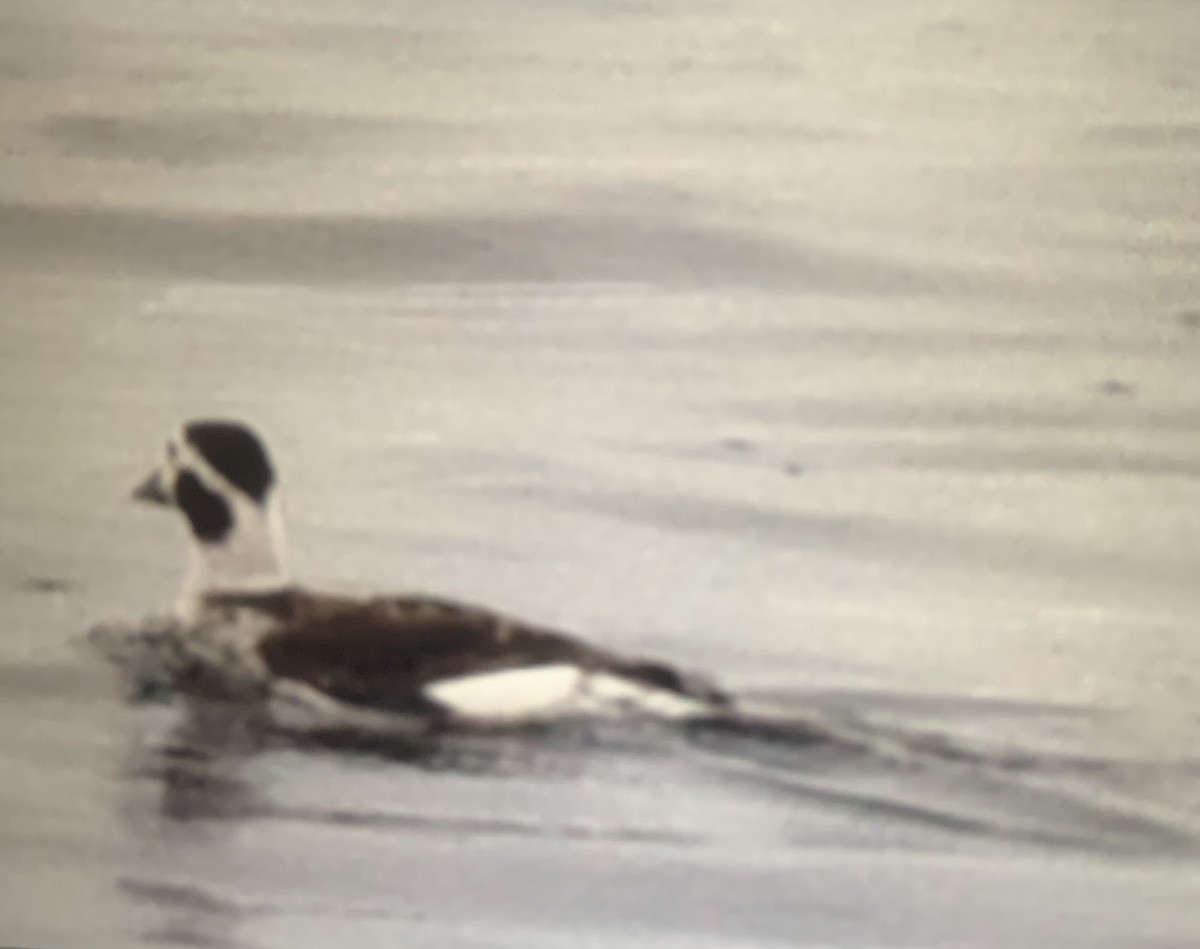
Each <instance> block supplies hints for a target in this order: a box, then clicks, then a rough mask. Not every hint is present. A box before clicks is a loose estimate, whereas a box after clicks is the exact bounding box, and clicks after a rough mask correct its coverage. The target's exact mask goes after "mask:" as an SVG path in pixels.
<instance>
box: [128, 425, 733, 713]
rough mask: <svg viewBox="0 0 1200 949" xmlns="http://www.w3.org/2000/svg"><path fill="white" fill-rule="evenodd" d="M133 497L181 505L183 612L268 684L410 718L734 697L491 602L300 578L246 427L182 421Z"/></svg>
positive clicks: (719, 708)
mask: <svg viewBox="0 0 1200 949" xmlns="http://www.w3.org/2000/svg"><path fill="white" fill-rule="evenodd" d="M134 497H135V498H137V499H139V500H142V501H148V502H153V503H156V504H161V505H166V506H172V507H175V508H177V509H178V510H179V511H180V512H181V513H182V515H183V517H184V519H185V521H186V522H187V525H188V527H189V529H190V534H191V540H192V544H191V558H192V559H191V565H190V568H189V571H188V575H187V580H186V582H185V584H184V589H183V593H182V596H181V598H180V600H179V603H178V604H177V607H176V611H177V614H178V617H179V619H180V621H181V623H182V624H184V625H185V626H186V628H188V629H196V630H208V631H211V630H213V629H219V630H221V631H222V634H223V635H224V636H225V637H226V642H227V643H228V641H229V639H230V636H232V637H233V638H234V639H237V638H238V637H240V639H239V640H238V643H239V652H240V655H241V660H242V661H241V664H242V667H243V668H247V667H249V668H252V669H254V670H257V672H258V673H260V674H261V678H262V681H264V682H267V683H276V684H278V683H284V684H287V685H288V686H289V687H300V688H304V689H307V690H309V691H311V692H314V693H316V694H317V695H319V696H320V697H321V700H322V701H327V700H333V702H335V703H337V704H339V705H341V706H346V707H350V708H354V709H360V710H366V711H368V712H369V713H370V714H375V713H376V711H378V710H382V711H388V712H391V711H397V712H406V713H416V714H417V715H419V716H420V717H421V718H422V719H423V720H427V721H430V722H432V723H435V724H436V725H437V726H454V725H481V724H482V725H493V724H498V725H506V724H517V723H525V722H531V721H544V720H547V719H553V718H559V717H562V716H563V715H567V716H570V715H578V714H597V713H605V712H610V711H614V710H615V711H630V710H632V711H635V712H640V713H644V714H648V715H652V716H655V717H666V718H674V719H694V718H698V717H710V716H721V715H723V714H725V713H726V712H727V711H728V710H729V709H730V707H731V700H730V699H729V697H728V696H727V695H726V694H725V693H723V692H722V691H720V690H719V689H718V688H716V687H715V686H713V685H712V684H710V683H709V682H708V681H707V680H705V679H703V678H702V677H699V676H693V675H690V674H687V673H684V672H681V671H680V670H678V669H676V668H674V667H672V666H670V665H666V664H663V663H660V662H657V661H653V660H647V659H643V658H631V657H626V656H622V655H619V654H617V653H615V652H610V651H608V650H606V649H603V648H600V647H597V646H593V645H590V644H588V643H586V642H582V641H580V640H577V639H574V638H572V637H569V636H567V635H564V634H563V633H560V632H557V631H555V630H551V629H545V628H542V627H539V626H536V625H532V624H528V623H524V622H521V621H518V620H515V619H512V618H509V617H507V616H503V615H500V614H498V613H495V612H492V611H491V610H488V609H484V608H480V607H476V606H472V605H467V604H462V603H457V602H454V601H450V600H446V599H439V598H435V597H429V596H422V595H403V596H378V597H366V598H356V597H352V596H345V595H336V594H321V593H315V592H311V591H309V590H306V589H303V588H301V587H299V586H296V585H293V584H292V583H290V582H289V581H288V579H287V575H286V572H285V570H284V565H283V560H282V549H283V533H282V525H281V518H280V514H279V507H278V502H277V491H276V475H275V470H274V466H273V465H272V463H271V460H270V457H269V455H268V454H267V451H266V448H265V447H264V445H263V442H262V441H261V440H260V438H259V437H258V436H257V435H256V434H255V433H254V432H253V431H252V430H251V429H250V428H249V427H247V426H246V425H244V424H242V423H240V422H234V421H218V420H200V421H193V422H190V423H188V424H186V425H185V426H184V427H183V428H182V430H181V431H180V432H179V433H178V434H177V435H175V437H173V438H171V439H170V441H168V443H167V446H166V452H165V456H164V458H163V461H162V463H161V465H160V466H159V467H158V469H156V470H155V471H154V472H153V473H152V474H151V475H150V476H149V477H148V478H147V479H146V480H145V481H144V482H143V483H142V484H141V485H140V486H139V487H138V488H137V489H136V490H135V491H134ZM231 631H233V632H232V633H231Z"/></svg>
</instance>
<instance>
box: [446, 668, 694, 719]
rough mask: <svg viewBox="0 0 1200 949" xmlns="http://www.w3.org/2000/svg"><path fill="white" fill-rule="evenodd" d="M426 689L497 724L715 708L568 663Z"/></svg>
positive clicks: (469, 715)
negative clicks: (578, 716) (584, 716)
mask: <svg viewBox="0 0 1200 949" xmlns="http://www.w3.org/2000/svg"><path fill="white" fill-rule="evenodd" d="M425 693H426V695H428V696H429V697H430V698H431V699H433V700H434V701H435V702H438V703H440V704H441V705H443V706H444V707H446V708H447V709H449V710H450V711H451V712H453V713H454V714H455V715H457V716H459V717H461V718H464V719H471V720H475V721H479V722H485V723H494V724H506V723H507V724H511V723H515V722H522V721H546V720H550V719H554V718H560V717H565V716H571V715H597V714H610V715H620V714H643V715H652V716H655V717H658V718H687V717H689V716H693V715H698V714H702V713H704V712H707V711H711V709H709V708H708V706H706V705H705V704H704V703H702V702H698V701H696V700H695V699H690V698H687V697H686V696H682V695H676V694H675V693H674V692H669V691H667V690H665V689H658V688H652V687H650V686H646V685H643V684H641V683H640V682H636V681H634V680H631V679H626V678H623V677H621V676H615V675H611V674H608V673H590V672H585V671H584V670H583V669H580V668H579V667H578V666H574V665H566V664H557V665H547V666H530V667H527V668H524V669H505V670H502V671H499V672H488V673H484V674H482V675H469V676H460V677H459V678H456V679H446V680H444V681H442V682H437V683H434V684H432V685H429V686H426V688H425Z"/></svg>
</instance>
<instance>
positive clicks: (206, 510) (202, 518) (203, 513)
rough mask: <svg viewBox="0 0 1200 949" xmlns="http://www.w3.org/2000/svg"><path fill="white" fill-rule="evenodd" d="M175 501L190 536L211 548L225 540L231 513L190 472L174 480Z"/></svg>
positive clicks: (221, 501) (220, 498)
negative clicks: (185, 518) (183, 516)
mask: <svg viewBox="0 0 1200 949" xmlns="http://www.w3.org/2000/svg"><path fill="white" fill-rule="evenodd" d="M175 500H176V501H177V502H178V504H179V507H180V508H181V509H182V510H183V513H184V514H186V515H187V519H188V521H189V523H191V525H192V533H193V534H195V535H196V537H197V538H199V539H200V540H201V541H203V542H205V543H207V544H211V543H215V542H217V541H219V540H221V539H222V538H224V537H225V536H226V535H227V534H228V533H229V531H230V530H231V529H232V528H233V511H231V510H230V509H229V505H228V504H227V503H226V502H225V499H224V498H223V497H221V496H220V495H219V494H216V493H215V492H213V491H210V490H208V488H206V487H205V486H204V485H203V484H202V483H201V481H200V479H199V478H197V477H196V476H195V475H194V474H192V473H191V472H190V471H183V472H181V473H180V474H179V477H177V478H176V479H175Z"/></svg>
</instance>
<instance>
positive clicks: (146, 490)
mask: <svg viewBox="0 0 1200 949" xmlns="http://www.w3.org/2000/svg"><path fill="white" fill-rule="evenodd" d="M133 499H134V500H135V501H145V502H147V503H148V504H170V503H171V495H170V494H168V493H167V490H166V488H164V487H163V483H162V475H161V474H160V473H159V472H157V471H154V472H151V474H150V477H148V478H147V479H146V480H145V481H143V482H142V483H141V484H139V485H138V486H137V487H136V488H134V489H133Z"/></svg>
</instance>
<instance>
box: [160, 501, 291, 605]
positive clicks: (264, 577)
mask: <svg viewBox="0 0 1200 949" xmlns="http://www.w3.org/2000/svg"><path fill="white" fill-rule="evenodd" d="M232 501H233V515H234V526H233V529H232V531H231V532H230V533H229V534H228V535H226V537H225V538H224V539H223V540H221V541H220V542H218V543H201V542H200V541H199V540H197V539H196V538H195V537H194V536H193V537H192V538H191V542H192V543H191V551H190V555H189V564H188V571H187V576H186V577H185V579H184V584H183V590H182V592H181V593H180V596H179V600H178V602H177V603H176V605H175V611H176V613H177V614H178V615H179V617H180V618H181V619H183V620H185V621H191V622H194V621H195V620H196V619H197V618H198V616H199V612H200V606H201V600H202V599H203V597H204V595H205V594H206V593H215V592H231V591H237V592H244V591H254V592H259V591H265V590H274V589H278V588H280V587H283V586H286V585H287V583H288V575H287V568H286V566H285V563H284V541H283V519H282V517H281V516H280V513H279V505H278V503H277V502H276V501H275V500H274V499H273V498H272V499H270V500H269V501H268V504H267V506H266V508H265V509H264V508H263V507H261V506H260V505H258V504H255V503H254V502H253V501H251V500H249V499H248V498H246V497H244V496H241V495H237V496H234V498H233V499H232Z"/></svg>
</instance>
